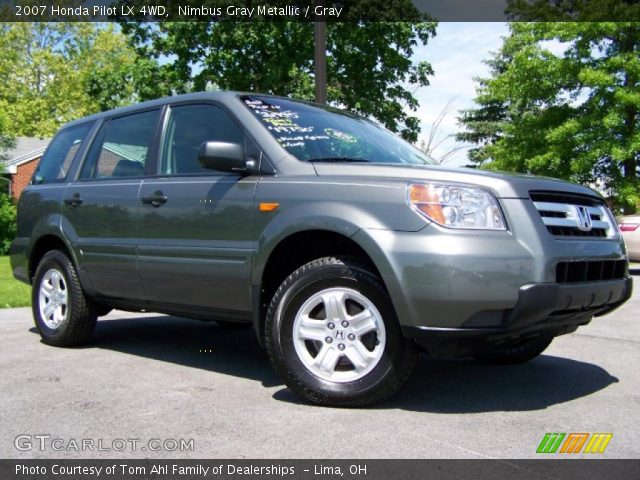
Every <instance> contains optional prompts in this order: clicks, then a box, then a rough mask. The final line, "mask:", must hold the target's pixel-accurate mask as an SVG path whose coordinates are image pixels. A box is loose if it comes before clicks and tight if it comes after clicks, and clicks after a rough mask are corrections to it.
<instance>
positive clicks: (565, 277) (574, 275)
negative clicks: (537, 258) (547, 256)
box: [556, 260, 627, 283]
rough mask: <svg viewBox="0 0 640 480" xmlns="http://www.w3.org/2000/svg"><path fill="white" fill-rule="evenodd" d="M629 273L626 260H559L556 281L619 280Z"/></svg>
mask: <svg viewBox="0 0 640 480" xmlns="http://www.w3.org/2000/svg"><path fill="white" fill-rule="evenodd" d="M626 274H627V261H626V260H595V261H589V262H559V263H558V265H556V282H557V283H571V282H599V281H602V280H617V279H621V278H624V277H625V276H626Z"/></svg>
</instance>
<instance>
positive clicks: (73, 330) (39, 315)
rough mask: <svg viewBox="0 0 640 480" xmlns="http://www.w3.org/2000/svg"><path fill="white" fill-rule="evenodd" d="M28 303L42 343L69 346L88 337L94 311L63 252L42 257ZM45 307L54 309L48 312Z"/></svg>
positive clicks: (55, 252)
mask: <svg viewBox="0 0 640 480" xmlns="http://www.w3.org/2000/svg"><path fill="white" fill-rule="evenodd" d="M31 300H32V301H31V305H32V307H31V308H32V311H33V318H34V320H35V324H36V328H37V329H38V332H40V336H41V337H42V340H43V341H44V342H45V343H47V344H49V345H53V346H56V347H70V346H75V345H81V344H83V343H86V342H87V341H88V340H89V339H90V338H91V336H92V334H93V330H94V329H95V326H96V318H97V315H96V313H97V312H96V310H95V308H94V306H93V305H92V303H91V301H90V300H89V299H88V298H86V297H85V295H84V292H83V290H82V286H81V285H80V281H79V279H78V274H77V273H76V269H75V266H74V265H73V262H72V261H71V260H70V259H69V257H68V256H67V255H66V254H65V253H63V252H61V251H59V250H52V251H50V252H48V253H47V254H46V255H44V257H42V260H40V263H39V264H38V268H37V269H36V274H35V277H34V280H33V287H32V290H31ZM52 302H54V303H52ZM47 305H54V307H53V308H52V307H49V309H47ZM50 312H52V313H50Z"/></svg>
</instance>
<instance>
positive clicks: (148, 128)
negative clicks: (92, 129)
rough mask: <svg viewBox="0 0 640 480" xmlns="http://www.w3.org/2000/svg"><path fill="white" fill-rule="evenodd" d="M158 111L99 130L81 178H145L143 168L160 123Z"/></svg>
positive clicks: (141, 114) (132, 117)
mask: <svg viewBox="0 0 640 480" xmlns="http://www.w3.org/2000/svg"><path fill="white" fill-rule="evenodd" d="M159 115H160V111H159V110H153V111H150V112H143V113H136V114H134V115H128V116H126V117H120V118H114V119H112V120H110V121H108V122H107V123H105V124H104V125H103V126H102V128H101V129H100V133H99V134H98V136H97V138H96V140H95V141H94V142H93V145H91V149H90V150H89V154H88V156H87V160H86V162H85V165H84V166H83V168H82V173H81V175H80V177H81V178H122V177H140V176H142V175H144V166H145V164H146V162H147V157H148V155H149V148H150V145H151V141H152V139H153V135H154V133H155V130H156V125H157V123H158V116H159Z"/></svg>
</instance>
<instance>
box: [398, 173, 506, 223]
mask: <svg viewBox="0 0 640 480" xmlns="http://www.w3.org/2000/svg"><path fill="white" fill-rule="evenodd" d="M408 202H409V205H410V206H411V207H412V208H413V209H415V210H416V211H417V212H418V213H420V214H421V215H424V216H425V217H427V218H428V219H429V220H433V221H434V222H436V223H437V224H438V225H442V226H443V227H449V228H475V229H483V230H506V226H505V221H504V217H503V216H502V212H501V211H500V207H499V206H498V202H497V200H496V198H495V197H494V196H493V195H492V194H491V193H489V192H488V191H486V190H484V189H482V188H476V187H469V186H462V185H451V184H443V183H412V184H409V195H408Z"/></svg>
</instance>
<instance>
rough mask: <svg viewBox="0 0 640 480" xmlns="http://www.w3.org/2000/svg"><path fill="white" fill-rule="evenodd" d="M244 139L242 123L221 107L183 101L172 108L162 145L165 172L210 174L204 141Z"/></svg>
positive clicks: (235, 140)
mask: <svg viewBox="0 0 640 480" xmlns="http://www.w3.org/2000/svg"><path fill="white" fill-rule="evenodd" d="M215 141H218V142H237V143H242V142H243V141H244V134H243V133H242V130H241V129H240V127H238V125H237V124H236V123H235V122H234V121H233V120H232V119H231V118H230V117H229V115H227V114H226V113H225V111H224V110H222V109H221V108H218V107H215V106H213V105H183V106H177V107H172V108H171V114H170V116H169V122H168V124H167V130H166V133H165V137H164V144H163V147H162V162H161V163H160V174H162V175H189V174H208V175H212V174H213V172H212V171H211V170H207V169H205V168H202V167H201V166H200V163H199V162H198V152H199V151H200V145H201V144H202V142H215Z"/></svg>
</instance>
